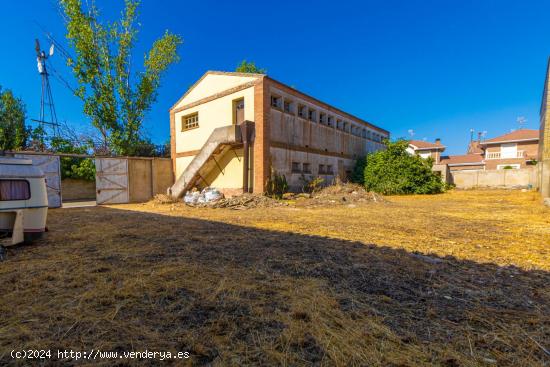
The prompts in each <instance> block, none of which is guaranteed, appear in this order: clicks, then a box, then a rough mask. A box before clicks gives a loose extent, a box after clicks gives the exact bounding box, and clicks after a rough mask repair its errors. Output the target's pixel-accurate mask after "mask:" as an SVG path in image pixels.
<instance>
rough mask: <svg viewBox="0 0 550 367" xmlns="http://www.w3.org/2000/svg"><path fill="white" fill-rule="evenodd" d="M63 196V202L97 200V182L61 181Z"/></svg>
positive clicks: (68, 179)
mask: <svg viewBox="0 0 550 367" xmlns="http://www.w3.org/2000/svg"><path fill="white" fill-rule="evenodd" d="M61 196H62V198H63V201H70V200H95V198H96V192H95V181H87V180H76V179H73V178H66V179H64V180H61Z"/></svg>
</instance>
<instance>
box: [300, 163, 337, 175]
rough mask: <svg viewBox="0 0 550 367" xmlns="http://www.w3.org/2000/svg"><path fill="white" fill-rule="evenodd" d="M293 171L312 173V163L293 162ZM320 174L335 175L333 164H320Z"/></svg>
mask: <svg viewBox="0 0 550 367" xmlns="http://www.w3.org/2000/svg"><path fill="white" fill-rule="evenodd" d="M292 173H311V164H309V163H300V162H292ZM317 174H318V175H333V174H334V171H333V169H332V165H331V164H326V165H325V164H320V165H319V168H318V170H317Z"/></svg>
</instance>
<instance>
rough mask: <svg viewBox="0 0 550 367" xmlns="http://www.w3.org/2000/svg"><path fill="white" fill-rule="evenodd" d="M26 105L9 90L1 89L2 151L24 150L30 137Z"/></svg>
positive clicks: (0, 130) (0, 139)
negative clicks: (26, 120) (26, 119)
mask: <svg viewBox="0 0 550 367" xmlns="http://www.w3.org/2000/svg"><path fill="white" fill-rule="evenodd" d="M25 117H26V116H25V104H24V103H23V101H22V100H21V99H20V98H17V97H15V96H14V95H13V93H12V91H11V90H9V89H6V90H2V87H0V150H21V149H24V148H25V147H26V145H27V143H28V139H29V137H30V134H31V132H30V129H29V128H27V127H26V126H25Z"/></svg>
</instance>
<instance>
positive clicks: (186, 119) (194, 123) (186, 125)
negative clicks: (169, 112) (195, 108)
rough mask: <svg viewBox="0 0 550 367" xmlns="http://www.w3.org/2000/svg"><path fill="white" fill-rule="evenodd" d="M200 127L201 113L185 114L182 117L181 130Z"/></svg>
mask: <svg viewBox="0 0 550 367" xmlns="http://www.w3.org/2000/svg"><path fill="white" fill-rule="evenodd" d="M197 127H199V114H198V113H194V114H192V115H187V116H183V117H182V118H181V131H185V130H190V129H195V128H197Z"/></svg>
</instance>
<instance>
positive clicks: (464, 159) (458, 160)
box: [439, 154, 485, 166]
mask: <svg viewBox="0 0 550 367" xmlns="http://www.w3.org/2000/svg"><path fill="white" fill-rule="evenodd" d="M439 164H447V165H449V166H471V165H484V164H485V162H484V161H483V156H481V155H479V154H464V155H446V156H443V157H441V160H440V161H439Z"/></svg>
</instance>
